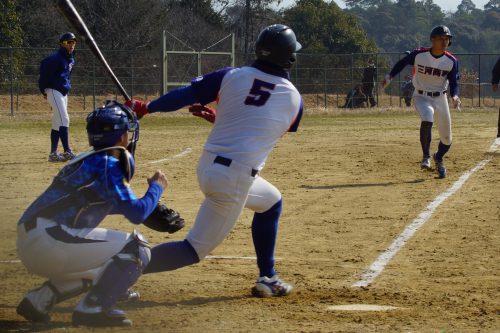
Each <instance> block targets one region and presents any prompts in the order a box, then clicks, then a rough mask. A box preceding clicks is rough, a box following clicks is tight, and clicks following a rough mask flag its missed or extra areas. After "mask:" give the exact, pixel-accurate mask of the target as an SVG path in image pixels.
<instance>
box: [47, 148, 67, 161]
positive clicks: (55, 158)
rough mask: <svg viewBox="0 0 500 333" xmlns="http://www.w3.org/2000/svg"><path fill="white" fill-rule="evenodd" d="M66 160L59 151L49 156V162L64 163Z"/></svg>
mask: <svg viewBox="0 0 500 333" xmlns="http://www.w3.org/2000/svg"><path fill="white" fill-rule="evenodd" d="M62 161H64V158H63V157H62V155H60V154H59V153H58V152H57V151H55V152H52V153H50V154H49V162H62Z"/></svg>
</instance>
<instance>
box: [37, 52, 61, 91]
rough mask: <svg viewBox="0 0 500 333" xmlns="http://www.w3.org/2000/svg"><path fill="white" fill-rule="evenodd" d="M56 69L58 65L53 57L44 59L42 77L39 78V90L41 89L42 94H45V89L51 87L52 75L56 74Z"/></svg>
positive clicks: (41, 70)
mask: <svg viewBox="0 0 500 333" xmlns="http://www.w3.org/2000/svg"><path fill="white" fill-rule="evenodd" d="M56 67H57V63H56V62H55V61H54V59H53V57H51V56H49V57H47V58H45V59H43V60H42V62H41V63H40V77H39V78H38V88H40V92H41V93H42V94H45V89H46V88H48V87H49V85H50V83H51V81H52V77H51V73H54V71H55V69H56Z"/></svg>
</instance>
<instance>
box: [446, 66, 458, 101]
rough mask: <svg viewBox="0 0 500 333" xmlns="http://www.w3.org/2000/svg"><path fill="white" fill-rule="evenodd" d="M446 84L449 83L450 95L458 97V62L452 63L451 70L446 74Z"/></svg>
mask: <svg viewBox="0 0 500 333" xmlns="http://www.w3.org/2000/svg"><path fill="white" fill-rule="evenodd" d="M447 77H448V82H449V83H450V95H451V97H453V96H458V80H459V79H460V75H459V73H458V61H454V64H453V68H452V69H451V71H450V72H449V73H448V76H447Z"/></svg>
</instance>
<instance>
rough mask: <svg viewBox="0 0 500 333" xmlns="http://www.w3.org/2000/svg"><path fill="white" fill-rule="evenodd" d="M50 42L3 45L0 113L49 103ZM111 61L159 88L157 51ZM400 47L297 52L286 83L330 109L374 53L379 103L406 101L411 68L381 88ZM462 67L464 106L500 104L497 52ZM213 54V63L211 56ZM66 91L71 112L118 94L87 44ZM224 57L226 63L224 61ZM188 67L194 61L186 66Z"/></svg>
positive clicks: (469, 58)
mask: <svg viewBox="0 0 500 333" xmlns="http://www.w3.org/2000/svg"><path fill="white" fill-rule="evenodd" d="M53 51H54V49H49V48H0V114H4V115H5V114H11V115H14V114H16V113H23V112H26V113H33V112H37V111H38V110H40V109H41V108H43V109H47V108H48V104H47V103H45V102H44V101H43V99H42V96H41V94H40V92H39V90H38V71H39V64H40V61H41V60H42V59H43V58H44V57H46V56H47V55H49V54H50V53H51V52H53ZM103 53H104V54H105V56H106V58H107V60H108V63H109V64H110V65H111V67H112V68H113V70H114V71H115V74H116V75H117V77H118V78H119V79H120V81H121V82H122V84H123V86H124V87H125V89H126V90H127V91H128V92H129V94H130V95H132V96H134V97H137V98H144V99H151V98H154V97H157V96H159V95H160V94H161V91H162V84H163V82H162V66H163V64H162V53H161V50H149V51H146V50H141V51H137V50H134V51H117V50H103ZM404 56H405V54H404V53H375V54H299V55H298V59H297V62H296V64H295V66H294V67H293V68H292V70H291V73H290V75H291V81H292V82H293V83H294V84H295V85H296V87H297V88H298V90H299V91H300V92H301V94H302V95H303V97H304V100H305V105H306V108H323V109H331V108H338V107H342V106H343V105H344V104H345V101H346V95H347V94H348V92H349V91H351V90H352V89H353V88H355V87H356V86H358V85H360V84H361V83H362V77H363V71H364V69H365V67H367V65H368V61H369V60H370V59H372V60H373V61H374V63H375V67H376V69H377V70H376V84H375V86H374V91H373V92H374V98H375V100H376V102H377V107H381V108H388V107H404V105H405V103H404V101H402V90H401V86H402V84H403V82H404V81H405V76H407V75H409V74H411V68H410V67H407V68H405V70H404V71H403V72H402V73H401V74H400V75H398V77H396V78H394V80H393V82H392V83H391V84H390V85H389V86H388V87H387V88H386V89H385V90H382V89H381V88H380V85H379V82H380V81H381V80H382V79H383V76H384V75H385V74H386V73H388V72H389V71H390V68H391V67H392V66H393V65H394V64H395V63H396V62H397V61H398V60H399V59H401V58H402V57H404ZM456 56H457V57H458V59H459V65H460V74H461V80H460V91H461V99H462V103H463V106H464V107H469V108H473V107H475V108H477V107H496V106H499V105H500V102H499V101H498V97H499V95H498V94H495V93H494V92H493V91H492V89H491V84H490V82H491V70H492V68H493V66H494V64H495V62H496V61H497V59H498V57H499V56H500V53H498V54H479V53H478V54H456ZM208 59H209V58H208V57H207V60H206V61H208V62H207V63H205V62H202V64H201V68H202V71H203V72H205V71H209V70H213V69H214V68H212V67H213V66H211V64H212V63H216V64H218V65H219V64H220V66H221V67H222V66H229V65H230V57H225V58H224V59H219V60H217V59H215V60H214V59H211V60H210V61H209V60H208ZM253 59H254V56H253V54H238V53H237V54H235V63H236V66H243V65H248V64H251V63H252V61H253ZM185 60H186V59H182V58H180V59H179V61H178V63H172V62H170V60H169V64H168V66H169V70H170V68H172V69H175V71H176V73H183V72H185V73H186V75H181V76H186V77H179V80H189V79H190V78H191V77H188V76H189V75H188V74H189V73H191V72H194V71H193V70H192V68H191V70H190V69H188V68H186V70H185V71H184V70H183V67H182V66H183V64H188V65H190V64H191V62H189V61H185ZM216 60H217V61H216ZM75 61H76V63H75V66H74V69H73V74H72V79H71V82H72V90H71V92H70V102H69V109H70V112H90V111H91V110H92V109H94V108H95V107H96V106H97V105H99V104H101V103H102V101H104V100H105V99H106V98H117V97H118V98H120V94H119V93H118V91H117V89H116V88H115V86H114V85H113V83H112V81H111V79H110V78H109V77H108V75H107V74H106V72H105V70H104V68H103V67H102V66H101V65H100V63H99V62H98V61H96V59H95V58H94V56H93V55H92V53H91V52H90V51H89V50H87V49H78V50H77V51H76V54H75ZM226 62H227V64H226ZM191 65H192V64H191Z"/></svg>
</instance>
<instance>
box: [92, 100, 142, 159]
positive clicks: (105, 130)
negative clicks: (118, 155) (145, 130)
mask: <svg viewBox="0 0 500 333" xmlns="http://www.w3.org/2000/svg"><path fill="white" fill-rule="evenodd" d="M125 132H131V133H133V134H132V137H131V138H130V144H129V145H128V147H127V149H128V151H129V152H130V153H131V154H132V155H133V154H134V152H135V145H136V143H137V141H139V121H138V120H137V117H136V115H135V113H134V112H132V111H131V110H130V109H129V108H128V107H127V106H125V105H123V104H120V103H118V102H117V101H115V100H107V101H106V104H105V105H103V106H102V107H100V108H98V109H96V110H95V111H92V112H91V113H89V115H88V116H87V134H88V136H89V144H90V145H91V146H93V147H94V148H96V149H99V148H105V147H112V146H114V145H115V144H116V143H117V141H118V140H119V139H120V137H121V136H122V135H123V134H124V133H125Z"/></svg>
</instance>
